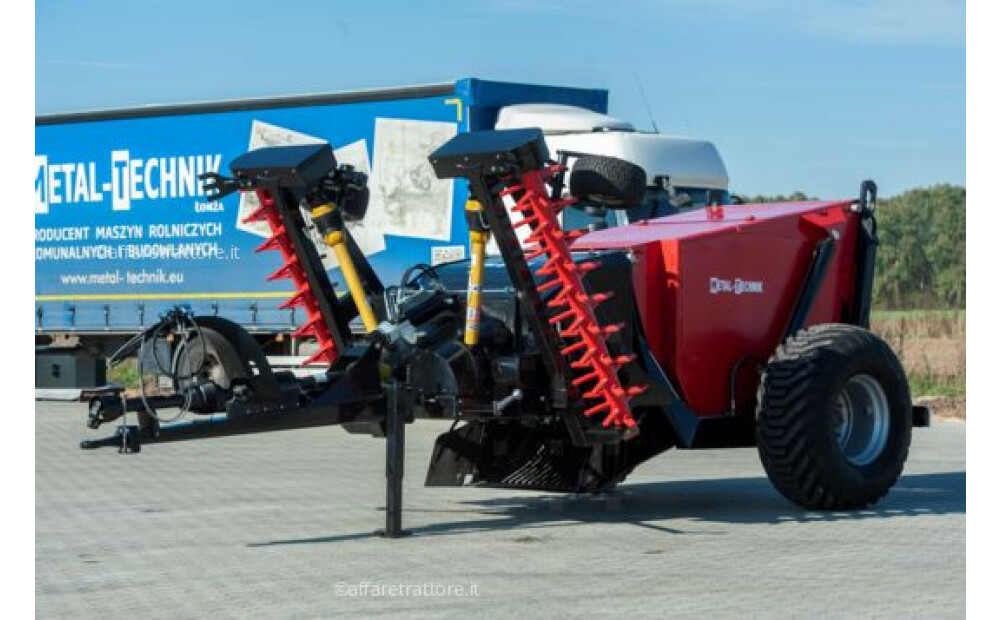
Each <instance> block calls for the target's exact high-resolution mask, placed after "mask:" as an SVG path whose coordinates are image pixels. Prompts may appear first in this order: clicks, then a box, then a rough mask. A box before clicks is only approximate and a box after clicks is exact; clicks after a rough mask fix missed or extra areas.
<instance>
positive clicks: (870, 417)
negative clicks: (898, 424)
mask: <svg viewBox="0 0 1000 620" xmlns="http://www.w3.org/2000/svg"><path fill="white" fill-rule="evenodd" d="M833 433H834V437H835V438H836V440H837V446H838V447H839V448H840V451H841V452H842V453H843V455H844V458H846V459H847V460H848V462H850V463H851V464H853V465H858V466H863V465H868V464H869V463H871V462H872V461H874V460H875V459H877V458H878V456H879V455H880V454H882V451H883V450H884V449H885V445H886V443H887V441H888V439H889V399H888V398H887V397H886V395H885V390H883V389H882V386H881V385H879V383H878V381H876V380H875V379H874V378H873V377H871V376H869V375H855V376H854V377H851V378H850V380H848V382H847V384H846V385H845V386H844V388H843V389H842V390H841V391H840V394H838V395H837V413H836V419H835V423H834V429H833Z"/></svg>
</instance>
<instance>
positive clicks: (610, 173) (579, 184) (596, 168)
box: [569, 155, 646, 209]
mask: <svg viewBox="0 0 1000 620" xmlns="http://www.w3.org/2000/svg"><path fill="white" fill-rule="evenodd" d="M569 193H570V194H571V195H573V196H575V197H577V198H579V199H580V200H586V201H594V202H598V203H601V204H604V205H606V206H607V207H608V208H609V209H628V208H630V207H634V206H636V205H638V204H640V203H642V199H643V198H644V197H645V195H646V171H645V170H643V169H642V168H641V167H639V166H637V165H635V164H633V163H630V162H627V161H625V160H623V159H618V158H617V157H607V156H603V155H582V156H580V157H579V158H578V159H577V160H576V162H575V163H574V164H573V172H572V174H570V177H569Z"/></svg>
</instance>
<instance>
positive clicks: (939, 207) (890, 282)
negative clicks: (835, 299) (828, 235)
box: [739, 184, 965, 310]
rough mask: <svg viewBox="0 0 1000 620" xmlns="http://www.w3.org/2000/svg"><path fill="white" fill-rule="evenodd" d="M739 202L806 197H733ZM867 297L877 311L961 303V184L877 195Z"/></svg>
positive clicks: (959, 305) (801, 197) (801, 196)
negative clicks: (875, 246) (871, 282)
mask: <svg viewBox="0 0 1000 620" xmlns="http://www.w3.org/2000/svg"><path fill="white" fill-rule="evenodd" d="M739 199H740V200H741V201H743V202H750V203H758V202H784V201H801V200H811V199H810V198H809V197H807V196H806V194H804V193H802V192H794V193H793V194H791V195H789V196H749V197H739ZM876 216H877V221H878V238H879V248H878V252H877V253H876V256H877V260H876V268H875V288H874V291H873V299H872V302H873V304H874V307H875V308H878V309H883V310H912V309H964V308H965V188H964V187H961V186H956V185H947V184H942V185H934V186H931V187H927V188H923V187H921V188H916V189H911V190H908V191H906V192H903V193H902V194H899V195H897V196H892V197H890V198H884V199H879V201H878V205H877V207H876Z"/></svg>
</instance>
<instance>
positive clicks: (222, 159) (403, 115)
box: [35, 78, 728, 386]
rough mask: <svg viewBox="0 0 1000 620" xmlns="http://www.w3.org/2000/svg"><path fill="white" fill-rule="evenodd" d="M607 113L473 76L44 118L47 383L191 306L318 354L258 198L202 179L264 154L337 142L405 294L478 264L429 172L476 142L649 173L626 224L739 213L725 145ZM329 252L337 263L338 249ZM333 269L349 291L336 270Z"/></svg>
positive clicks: (602, 106) (279, 350)
mask: <svg viewBox="0 0 1000 620" xmlns="http://www.w3.org/2000/svg"><path fill="white" fill-rule="evenodd" d="M607 108H608V91H607V90H603V89H590V88H567V87H557V86H541V85H529V84H516V83H506V82H495V81H487V80H481V79H475V78H466V79H460V80H457V81H455V82H449V83H444V84H431V85H424V86H412V87H401V88H388V89H378V90H365V91H353V92H343V93H331V94H319V95H304V96H292V97H277V98H266V99H249V100H239V101H224V102H210V103H193V104H179V105H163V106H146V107H140V108H132V109H119V110H105V111H94V112H78V113H67V114H52V115H44V116H38V117H36V119H35V165H36V172H35V330H36V351H37V352H38V353H39V354H42V355H46V356H48V358H47V360H46V361H45V362H44V363H42V364H41V365H39V364H40V362H39V357H38V356H36V384H39V383H45V385H47V386H51V385H55V384H58V385H65V384H68V383H73V382H76V383H80V382H81V381H82V382H83V383H86V384H93V383H100V382H101V381H102V380H103V379H102V377H103V375H102V373H101V372H99V371H95V370H94V369H93V368H92V367H89V365H91V362H92V361H94V360H96V362H94V363H99V360H100V358H101V357H102V356H106V355H108V354H109V353H110V352H112V351H113V350H114V349H115V348H117V346H119V345H120V344H121V343H122V342H123V341H124V340H125V339H127V338H128V337H130V336H131V335H133V334H135V333H137V332H139V331H142V329H144V328H145V327H147V326H149V325H151V324H153V323H155V322H156V321H157V320H158V317H159V316H160V315H161V314H162V313H163V312H165V311H166V310H168V309H170V308H172V307H175V306H179V305H183V306H188V307H190V308H191V310H192V311H193V312H194V313H195V314H197V315H200V316H205V315H208V316H223V317H225V318H227V319H229V320H232V321H234V322H236V323H238V324H240V325H241V326H243V327H244V328H245V329H247V330H248V331H249V332H250V333H251V334H254V335H255V336H256V337H257V338H258V340H259V341H260V342H261V343H262V344H263V345H265V347H266V350H267V351H268V352H269V353H271V354H276V355H280V354H293V355H298V354H300V353H301V352H300V351H299V350H298V345H299V343H298V342H297V340H296V339H295V338H291V337H288V336H289V335H290V334H291V333H292V332H293V331H294V330H295V329H296V328H297V327H298V326H299V325H300V324H301V322H302V321H303V318H304V317H303V316H302V315H301V313H296V312H295V310H294V309H282V308H280V307H279V306H281V304H282V303H283V302H284V301H285V300H286V299H287V298H288V297H289V295H290V294H291V290H290V289H289V281H288V280H286V279H274V280H270V279H269V275H270V274H272V273H273V272H274V271H275V270H277V269H278V268H279V267H280V258H279V257H278V256H276V253H274V252H265V253H262V254H259V255H255V254H254V250H255V249H256V248H257V247H258V246H259V245H260V244H261V243H262V242H263V241H264V240H265V239H266V237H267V235H269V234H270V233H269V231H268V229H267V227H266V225H262V224H261V223H259V222H256V223H255V222H247V221H245V219H246V216H247V215H248V214H249V213H251V212H252V211H253V210H254V209H255V208H256V206H257V205H256V203H255V200H256V197H255V196H254V195H253V194H252V193H250V194H244V195H242V196H240V195H232V196H227V197H226V198H224V199H222V200H219V201H213V200H209V199H208V198H207V197H206V194H205V192H204V190H203V189H202V187H201V183H200V182H199V181H198V176H199V175H201V174H203V173H208V172H223V173H225V172H226V171H227V169H228V166H229V163H230V162H231V161H232V160H233V159H234V158H235V157H237V156H239V155H240V154H241V153H244V152H246V151H247V150H248V149H251V150H252V149H255V148H259V147H265V146H281V145H291V144H306V143H317V142H329V143H330V144H331V145H332V146H333V148H334V149H335V154H336V158H337V160H338V162H340V163H346V164H350V165H352V166H354V167H355V168H356V169H357V170H360V171H361V172H364V173H365V174H367V175H368V176H369V183H368V186H369V189H370V191H371V195H370V200H369V206H368V212H367V214H366V216H365V218H364V220H363V222H361V223H357V224H354V225H349V227H350V230H351V233H352V236H353V238H354V239H355V241H356V242H357V244H358V246H359V248H360V250H361V251H362V252H363V253H364V254H365V255H366V256H367V258H368V260H369V262H370V263H371V264H372V266H373V268H374V270H375V272H376V273H377V274H378V275H379V277H380V278H382V280H383V281H384V282H386V283H387V284H391V283H395V282H397V281H398V279H399V278H400V276H401V275H402V274H403V272H404V271H405V270H406V269H407V267H409V266H412V265H415V264H420V263H426V264H438V263H443V262H449V261H453V260H460V259H464V258H466V257H467V255H468V232H467V226H466V223H465V220H464V215H463V213H464V204H465V200H466V192H467V189H466V187H465V185H464V184H462V183H455V182H454V181H452V180H440V179H437V178H436V176H435V175H434V173H433V170H432V169H431V167H430V164H429V163H428V161H427V156H428V154H429V153H431V152H432V151H433V150H434V149H435V148H436V147H437V146H439V145H440V144H443V143H444V142H446V141H447V140H449V139H450V138H452V137H454V136H455V135H456V134H459V133H463V132H475V131H482V130H489V129H494V128H517V127H539V128H541V129H542V130H543V131H544V133H545V136H546V141H547V143H548V145H549V150H550V152H552V153H553V154H556V153H559V152H563V151H565V152H577V153H579V152H587V153H595V154H603V155H611V156H615V157H618V158H621V159H624V160H626V161H631V162H632V163H635V164H638V165H640V166H642V167H643V168H644V169H645V171H646V175H647V178H648V179H649V180H651V186H650V187H649V188H648V197H647V200H646V201H645V203H644V205H643V206H642V207H641V208H640V209H638V210H636V212H635V213H621V212H619V213H617V214H615V213H611V215H609V217H610V218H618V219H619V220H625V221H627V220H628V219H629V218H632V219H635V218H645V217H649V216H651V215H656V214H663V213H664V212H663V211H662V208H661V207H663V206H667V207H670V205H674V204H686V205H688V206H699V205H702V204H705V203H706V202H708V201H711V200H723V201H725V200H728V176H727V174H726V170H725V166H724V164H723V163H722V160H721V158H720V157H719V154H718V152H717V150H716V149H715V146H714V145H713V144H712V143H711V142H708V141H705V140H697V139H690V138H678V137H674V136H665V135H660V134H649V133H643V132H639V131H637V130H636V128H635V127H634V126H632V125H631V124H630V123H628V122H627V121H624V120H621V119H616V118H612V117H610V116H607V114H606V112H607ZM570 165H572V164H571V163H570ZM677 196H681V197H683V199H684V201H682V202H677V201H676V200H675V198H676V197H677ZM625 221H617V222H615V221H610V220H609V221H608V222H607V224H608V225H615V224H620V223H625ZM567 224H568V223H567ZM568 227H569V228H572V227H573V226H568ZM314 240H316V241H318V237H316V238H314ZM317 248H318V249H319V251H320V253H321V254H324V253H325V252H326V246H325V244H323V243H322V242H319V243H317ZM323 261H324V264H325V265H326V266H327V268H328V270H329V273H330V278H331V280H332V282H333V283H334V285H335V286H340V289H339V290H340V291H341V292H345V291H346V288H344V287H343V285H342V282H341V278H340V272H339V269H338V268H337V263H336V261H335V259H334V257H332V256H326V255H325V254H324V256H323ZM70 345H71V346H72V347H73V349H72V351H70V350H69V349H67V346H70ZM306 346H308V344H307V345H306ZM74 351H75V352H76V353H73V352H74ZM80 355H85V360H86V361H85V362H84V363H83V366H84V367H83V368H81V367H79V359H80ZM53 356H57V357H58V359H59V360H61V361H60V362H59V364H61V365H63V366H65V365H66V364H67V363H68V362H67V361H66V360H76V362H74V363H76V364H77V367H75V368H74V369H73V372H65V371H60V370H58V366H59V364H57V363H55V362H53V363H49V361H50V360H51V359H55V358H53ZM55 375H60V376H59V377H56V376H55ZM43 376H45V377H46V381H42V377H43ZM81 376H82V377H84V379H80V378H79V377H81Z"/></svg>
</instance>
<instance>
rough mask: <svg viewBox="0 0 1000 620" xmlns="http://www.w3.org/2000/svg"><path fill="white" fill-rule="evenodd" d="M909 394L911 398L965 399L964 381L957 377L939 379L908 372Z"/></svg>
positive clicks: (938, 377)
mask: <svg viewBox="0 0 1000 620" xmlns="http://www.w3.org/2000/svg"><path fill="white" fill-rule="evenodd" d="M907 379H909V381H910V394H911V395H912V396H913V398H920V397H922V396H946V397H948V398H965V380H964V379H960V378H957V377H940V376H934V375H925V374H922V373H915V372H910V373H908V375H907Z"/></svg>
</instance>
